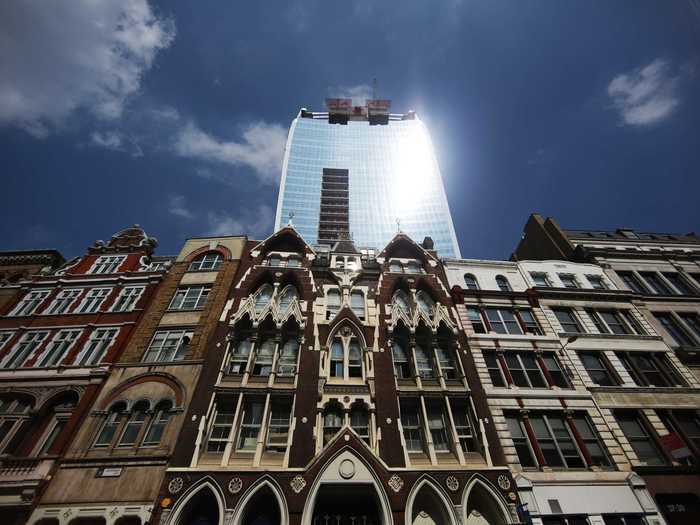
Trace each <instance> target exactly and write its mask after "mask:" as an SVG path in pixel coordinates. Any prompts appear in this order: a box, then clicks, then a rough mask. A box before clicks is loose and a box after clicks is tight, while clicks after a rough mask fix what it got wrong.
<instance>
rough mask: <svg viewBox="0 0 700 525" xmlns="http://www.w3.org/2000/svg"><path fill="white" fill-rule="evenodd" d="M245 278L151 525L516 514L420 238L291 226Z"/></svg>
mask: <svg viewBox="0 0 700 525" xmlns="http://www.w3.org/2000/svg"><path fill="white" fill-rule="evenodd" d="M238 275H239V276H238V277H237V278H236V282H235V285H234V286H233V287H232V289H231V294H230V296H229V300H228V301H227V304H226V307H225V310H224V313H223V314H222V316H221V317H220V323H219V327H218V328H217V330H216V332H215V335H214V337H213V339H212V340H211V341H210V343H209V353H208V355H209V356H210V359H208V360H207V363H206V364H205V370H204V372H203V374H202V380H201V381H200V383H199V385H198V388H197V391H196V393H195V395H194V398H193V402H192V404H191V406H190V410H189V413H188V416H187V417H186V421H187V424H186V425H185V427H184V428H183V432H182V434H181V439H180V440H179V442H178V445H177V449H176V451H175V454H174V457H173V460H172V461H171V464H170V467H169V468H168V471H167V475H166V479H165V480H164V482H163V486H162V488H161V494H160V496H159V499H158V500H157V502H156V507H157V509H158V514H157V515H155V516H154V519H153V523H161V524H185V523H212V524H222V523H225V524H237V525H238V524H253V523H256V524H257V523H276V524H285V525H287V524H290V525H292V524H294V525H296V524H308V525H312V524H313V525H317V524H318V525H321V524H324V525H325V524H330V523H333V524H336V525H345V524H363V525H364V524H380V523H382V524H390V523H395V524H399V523H400V524H405V523H415V524H426V525H427V524H448V523H450V524H457V523H468V524H486V523H489V524H493V525H496V524H505V523H517V522H518V521H519V517H518V513H517V503H518V499H517V493H516V487H515V481H514V480H513V478H512V477H511V475H510V472H509V469H508V468H507V466H505V465H504V455H503V451H502V449H501V447H500V444H499V440H498V433H497V431H496V429H495V427H494V426H493V425H492V424H491V423H490V416H489V413H488V405H487V403H486V398H485V396H484V393H483V389H482V388H481V384H480V382H479V380H478V376H477V375H476V373H475V370H476V369H475V367H474V364H473V361H472V359H471V354H470V352H469V349H468V346H467V342H466V340H465V339H464V337H463V333H462V331H461V329H460V320H459V318H458V317H457V315H456V310H455V307H454V303H453V302H452V298H451V296H450V293H449V289H448V287H447V282H446V280H445V275H444V272H443V269H442V265H441V264H440V261H439V259H438V258H437V257H436V255H435V253H434V252H433V251H432V246H431V245H430V243H429V241H428V242H426V243H425V245H423V246H421V245H418V244H416V243H415V242H413V241H412V240H411V239H410V238H409V237H408V236H406V235H403V234H398V235H396V236H395V237H394V238H393V239H392V240H391V241H390V242H389V243H388V244H387V246H386V247H385V248H384V249H383V250H382V251H381V252H378V253H377V252H375V251H373V250H358V249H356V248H355V246H354V245H353V243H352V242H350V241H349V240H347V239H345V240H341V241H339V242H337V243H335V244H334V245H333V246H325V247H324V246H319V247H316V248H312V247H311V246H309V245H308V244H307V243H306V242H305V241H304V240H303V239H302V237H301V236H300V235H299V234H298V233H297V232H296V231H295V230H294V229H293V228H291V227H285V228H282V229H281V230H279V231H277V232H276V233H275V234H274V235H273V236H271V237H270V238H268V239H266V240H265V241H262V242H252V241H251V242H249V245H248V247H247V254H244V256H243V258H242V262H241V266H240V269H239V272H238ZM213 356H216V358H214V357H213Z"/></svg>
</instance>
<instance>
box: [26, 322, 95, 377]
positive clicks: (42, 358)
mask: <svg viewBox="0 0 700 525" xmlns="http://www.w3.org/2000/svg"><path fill="white" fill-rule="evenodd" d="M82 333H83V329H82V328H62V329H60V330H58V331H57V332H56V333H55V334H54V335H53V337H52V338H51V340H50V341H48V343H47V344H46V346H45V347H44V349H43V351H42V352H41V354H36V353H35V354H33V355H32V356H31V357H34V356H36V358H37V359H36V361H35V363H34V366H35V367H39V368H46V367H55V366H59V365H60V364H61V363H62V362H63V360H64V359H65V358H66V356H67V355H68V354H69V353H70V351H71V350H72V348H73V347H74V346H75V344H76V343H77V342H78V340H79V339H80V336H81V334H82ZM65 335H68V336H71V335H72V338H71V339H68V340H67V341H66V339H60V340H59V338H60V337H61V336H65ZM58 343H67V344H64V345H63V347H62V348H61V349H59V350H58V352H57V355H58V359H56V358H55V357H53V356H52V355H50V353H51V351H52V347H53V346H54V344H56V346H58ZM28 359H30V357H28V358H27V360H28ZM49 361H50V362H49ZM47 362H49V363H48V364H47Z"/></svg>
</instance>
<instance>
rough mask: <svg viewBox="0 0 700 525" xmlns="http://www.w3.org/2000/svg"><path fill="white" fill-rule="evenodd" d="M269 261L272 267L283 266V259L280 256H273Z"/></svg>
mask: <svg viewBox="0 0 700 525" xmlns="http://www.w3.org/2000/svg"><path fill="white" fill-rule="evenodd" d="M267 261H268V264H269V265H270V266H282V259H281V258H280V256H279V255H271V256H270V258H269V259H268V260H267Z"/></svg>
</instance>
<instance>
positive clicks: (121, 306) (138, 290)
mask: <svg viewBox="0 0 700 525" xmlns="http://www.w3.org/2000/svg"><path fill="white" fill-rule="evenodd" d="M145 289H146V286H145V285H137V286H124V287H123V288H122V289H121V290H119V294H118V295H117V298H116V299H115V300H114V304H112V307H111V309H110V312H133V311H134V310H135V309H136V305H137V304H138V302H139V301H140V300H141V296H142V295H143V292H144V290H145Z"/></svg>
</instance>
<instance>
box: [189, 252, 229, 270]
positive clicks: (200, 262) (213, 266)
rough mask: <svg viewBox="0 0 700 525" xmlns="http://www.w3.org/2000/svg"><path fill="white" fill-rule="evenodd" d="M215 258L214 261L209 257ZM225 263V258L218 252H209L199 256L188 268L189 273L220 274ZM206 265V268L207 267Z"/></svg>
mask: <svg viewBox="0 0 700 525" xmlns="http://www.w3.org/2000/svg"><path fill="white" fill-rule="evenodd" d="M209 256H213V261H209V260H207V257H209ZM223 262H224V256H223V255H222V254H221V252H219V251H217V250H209V251H207V252H204V253H201V254H199V255H197V256H196V257H195V258H194V259H192V261H191V262H190V264H189V265H188V266H187V271H188V272H218V271H219V268H220V267H221V265H222V264H223ZM205 263H206V266H205Z"/></svg>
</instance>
